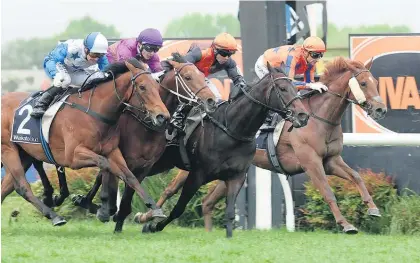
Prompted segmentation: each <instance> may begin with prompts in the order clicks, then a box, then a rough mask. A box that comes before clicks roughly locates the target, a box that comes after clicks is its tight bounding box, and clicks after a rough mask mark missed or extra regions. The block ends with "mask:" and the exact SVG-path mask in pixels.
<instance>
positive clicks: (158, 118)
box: [156, 114, 166, 125]
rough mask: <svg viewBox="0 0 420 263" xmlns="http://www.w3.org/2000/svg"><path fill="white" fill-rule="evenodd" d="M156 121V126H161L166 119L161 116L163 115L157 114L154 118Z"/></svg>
mask: <svg viewBox="0 0 420 263" xmlns="http://www.w3.org/2000/svg"><path fill="white" fill-rule="evenodd" d="M156 121H157V124H158V125H163V124H164V123H165V122H166V118H165V116H163V114H158V115H157V116H156Z"/></svg>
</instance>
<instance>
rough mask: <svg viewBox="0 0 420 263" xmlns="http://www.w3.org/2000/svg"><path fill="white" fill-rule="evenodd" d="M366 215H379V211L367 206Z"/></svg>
mask: <svg viewBox="0 0 420 263" xmlns="http://www.w3.org/2000/svg"><path fill="white" fill-rule="evenodd" d="M368 215H370V216H374V217H381V213H380V212H379V209H378V208H369V209H368Z"/></svg>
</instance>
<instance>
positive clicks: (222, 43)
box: [170, 33, 246, 131]
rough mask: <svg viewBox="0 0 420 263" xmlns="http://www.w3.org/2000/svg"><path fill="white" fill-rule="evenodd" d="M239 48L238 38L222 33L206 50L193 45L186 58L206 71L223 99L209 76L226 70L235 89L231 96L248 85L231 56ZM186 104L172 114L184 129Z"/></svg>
mask: <svg viewBox="0 0 420 263" xmlns="http://www.w3.org/2000/svg"><path fill="white" fill-rule="evenodd" d="M237 50H238V48H237V44H236V40H235V38H234V37H233V36H231V35H230V34H228V33H221V34H219V35H217V36H216V37H215V38H214V40H213V43H212V45H211V46H210V47H209V48H207V49H204V50H201V49H200V48H199V47H198V46H191V48H190V50H189V51H188V53H187V54H186V55H185V56H184V58H185V59H186V60H187V61H188V62H191V63H194V64H195V66H196V67H197V68H198V69H199V70H200V71H201V72H203V73H204V75H205V76H206V83H207V85H208V87H209V88H210V89H211V90H212V91H213V93H214V94H215V95H216V98H217V99H219V100H221V95H220V92H219V90H218V89H217V87H216V86H215V85H214V84H213V83H212V82H211V81H210V80H209V79H208V78H207V76H209V75H210V74H212V73H215V72H218V71H221V70H225V71H226V72H227V75H228V76H229V78H230V79H231V80H232V81H233V84H234V89H233V90H232V92H231V98H234V97H235V96H236V95H237V93H238V91H239V90H240V87H241V86H243V87H244V86H246V82H245V79H244V77H243V76H242V73H241V72H240V70H239V68H238V67H237V65H236V62H235V61H234V60H233V59H232V58H231V56H232V55H233V54H235V52H236V51H237ZM184 106H185V104H180V105H179V106H178V108H177V109H176V110H175V113H174V114H173V116H172V119H171V122H170V123H171V124H172V125H173V126H175V127H176V128H178V129H179V130H181V131H182V130H183V121H184V118H185V116H184V114H183V109H184Z"/></svg>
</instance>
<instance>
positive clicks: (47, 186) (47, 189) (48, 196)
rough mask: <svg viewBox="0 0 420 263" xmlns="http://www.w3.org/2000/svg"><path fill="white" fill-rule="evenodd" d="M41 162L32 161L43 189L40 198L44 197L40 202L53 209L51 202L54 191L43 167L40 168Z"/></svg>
mask: <svg viewBox="0 0 420 263" xmlns="http://www.w3.org/2000/svg"><path fill="white" fill-rule="evenodd" d="M42 164H43V162H42V161H38V160H34V162H33V165H34V167H35V169H36V171H37V172H38V175H39V178H40V179H41V182H42V186H43V187H44V193H43V194H42V196H43V197H44V198H43V199H42V202H43V203H44V204H45V205H46V206H48V207H54V200H53V193H54V189H53V187H52V185H51V183H50V180H49V179H48V177H47V174H46V173H45V170H44V167H43V166H42Z"/></svg>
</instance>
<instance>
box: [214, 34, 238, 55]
mask: <svg viewBox="0 0 420 263" xmlns="http://www.w3.org/2000/svg"><path fill="white" fill-rule="evenodd" d="M212 45H213V46H214V47H215V48H218V49H225V50H231V51H237V50H238V47H237V44H236V40H235V38H234V37H233V36H232V35H230V34H228V33H221V34H219V35H217V36H216V37H215V38H214V40H213V44H212Z"/></svg>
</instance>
